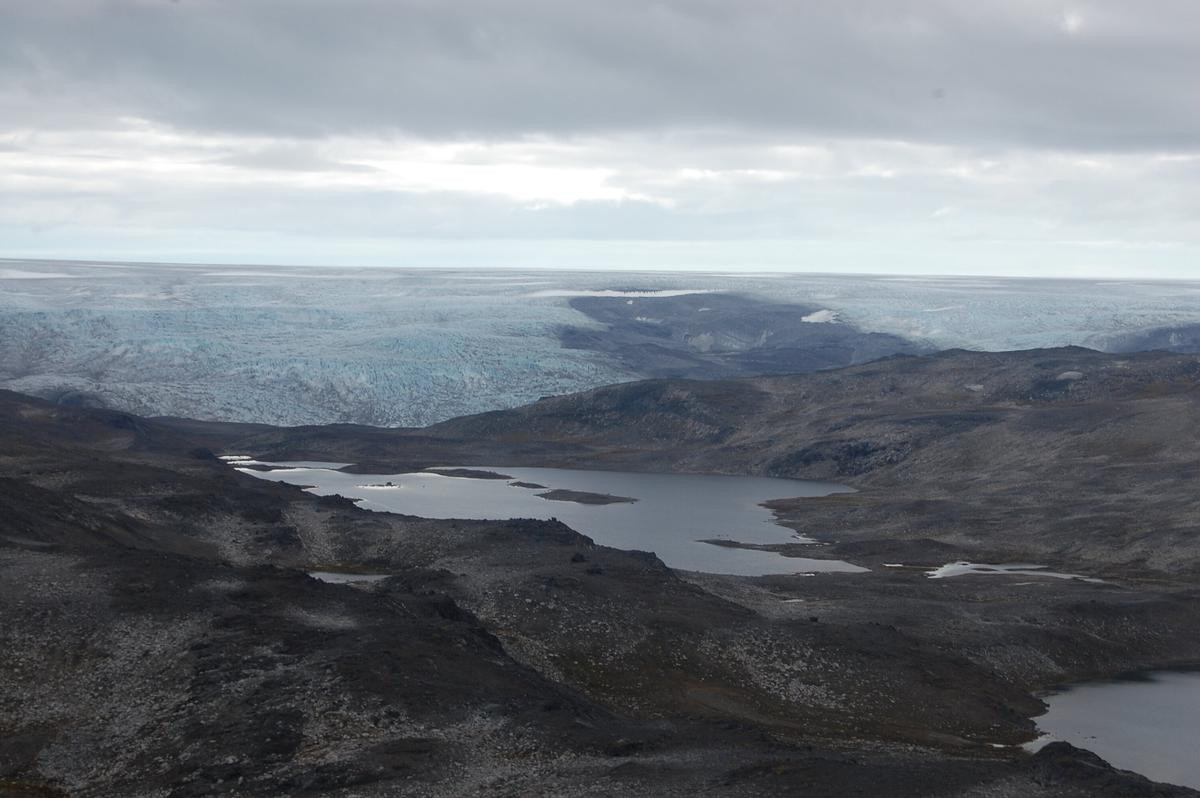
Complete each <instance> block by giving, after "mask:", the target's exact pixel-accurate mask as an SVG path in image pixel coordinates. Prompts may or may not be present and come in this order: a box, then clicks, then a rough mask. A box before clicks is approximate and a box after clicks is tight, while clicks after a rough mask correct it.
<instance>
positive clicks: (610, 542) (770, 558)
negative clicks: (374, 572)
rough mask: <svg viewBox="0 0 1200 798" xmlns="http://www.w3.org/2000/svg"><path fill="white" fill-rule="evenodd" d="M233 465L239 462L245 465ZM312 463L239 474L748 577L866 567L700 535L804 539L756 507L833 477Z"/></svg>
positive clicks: (374, 505) (807, 491)
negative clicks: (563, 530)
mask: <svg viewBox="0 0 1200 798" xmlns="http://www.w3.org/2000/svg"><path fill="white" fill-rule="evenodd" d="M230 464H231V465H233V466H235V467H236V466H239V465H244V464H245V463H242V462H231V463H230ZM271 465H275V464H271ZM278 465H296V464H278ZM311 465H312V464H309V463H304V464H302V465H300V466H299V467H291V468H276V469H273V470H270V471H255V470H252V469H245V472H246V473H248V474H252V475H254V476H256V477H259V478H261V479H271V480H277V481H281V482H290V483H293V484H297V485H308V486H313V487H312V490H313V492H315V493H320V494H331V493H338V494H341V495H342V496H346V497H348V498H358V499H362V500H363V501H361V502H360V503H359V506H360V507H364V508H366V509H369V510H385V511H390V512H396V513H405V514H408V515H417V516H422V517H425V518H476V519H484V518H494V519H498V518H551V517H554V518H557V519H559V520H560V521H562V522H564V523H566V524H568V525H569V526H571V527H572V528H573V529H576V530H578V531H579V532H582V533H583V534H585V535H588V536H589V537H591V538H592V539H593V540H595V541H596V542H597V543H601V544H603V545H606V546H613V547H616V548H620V549H640V550H644V551H653V552H654V553H655V554H657V555H658V556H659V558H661V559H662V560H663V562H665V563H666V564H667V565H669V566H671V567H672V568H682V569H686V570H693V571H707V572H711V573H726V574H740V575H749V576H758V575H763V574H779V573H798V572H804V573H816V572H822V571H826V572H828V571H842V572H857V571H862V570H865V569H862V568H859V567H858V566H855V565H851V564H850V563H847V562H843V561H841V560H826V559H817V558H799V557H784V556H782V555H779V554H776V553H774V552H766V551H755V550H748V549H735V548H726V547H723V546H716V545H713V544H710V543H702V542H700V541H702V540H709V539H724V540H734V541H739V542H742V543H789V542H798V541H804V540H805V538H802V537H800V536H798V535H797V534H796V533H795V532H793V531H792V530H790V529H787V528H786V527H782V526H779V525H778V524H776V523H774V520H773V519H774V516H773V515H772V514H771V512H770V511H769V510H767V509H766V508H764V507H761V506H759V505H760V503H761V502H764V501H767V500H769V499H783V498H790V497H794V496H828V495H830V494H832V493H843V492H850V491H851V489H850V488H847V487H845V486H844V485H836V484H833V483H829V482H805V481H800V480H790V479H771V478H767V477H730V476H709V475H693V474H640V473H631V472H621V471H579V470H571V469H561V468H506V467H502V466H495V467H490V466H489V467H488V468H487V469H486V470H489V471H495V472H499V473H503V474H506V475H508V476H510V477H511V479H473V478H464V477H452V476H443V475H440V474H433V473H429V472H417V473H407V474H349V473H346V472H344V471H338V470H335V469H334V468H312V467H310V466H311ZM325 465H330V466H335V467H336V466H337V465H340V464H333V463H331V464H325ZM514 481H520V482H527V483H536V484H538V485H544V486H545V489H535V488H526V487H518V486H515V485H512V484H510V483H511V482H514ZM388 482H391V483H392V485H391V486H390V487H389V486H386V483H388ZM546 489H556V490H573V491H586V492H589V493H594V494H609V495H613V496H621V497H629V498H633V499H637V501H636V502H632V503H614V504H603V505H589V504H580V503H577V502H573V501H550V500H547V499H545V498H542V497H541V496H539V495H538V494H541V493H545V492H546ZM814 545H815V544H814Z"/></svg>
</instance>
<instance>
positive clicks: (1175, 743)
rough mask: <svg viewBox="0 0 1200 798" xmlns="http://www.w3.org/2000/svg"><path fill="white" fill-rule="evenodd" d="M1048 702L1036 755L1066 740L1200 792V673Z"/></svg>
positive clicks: (1151, 678) (1142, 679)
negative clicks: (1048, 708)
mask: <svg viewBox="0 0 1200 798" xmlns="http://www.w3.org/2000/svg"><path fill="white" fill-rule="evenodd" d="M1043 700H1045V701H1046V703H1047V704H1049V706H1050V710H1049V711H1048V712H1047V713H1046V714H1045V715H1042V716H1041V717H1039V718H1037V724H1038V728H1039V729H1040V730H1041V731H1042V732H1043V733H1044V734H1045V735H1046V736H1044V737H1042V738H1039V739H1038V740H1037V741H1035V742H1034V743H1030V744H1029V745H1028V746H1027V747H1028V748H1030V749H1031V750H1036V749H1037V748H1040V747H1041V746H1042V745H1045V744H1046V743H1048V742H1051V741H1053V740H1064V741H1066V742H1068V743H1071V744H1072V745H1076V746H1078V747H1080V748H1086V749H1088V750H1089V751H1094V752H1095V753H1096V754H1098V755H1099V756H1101V757H1103V758H1104V759H1106V760H1107V761H1108V762H1109V763H1110V764H1112V765H1113V766H1114V767H1117V768H1121V769H1122V770H1132V771H1134V772H1135V773H1141V774H1142V775H1143V776H1146V777H1147V778H1150V779H1153V780H1155V781H1163V782H1167V783H1169V784H1179V785H1183V786H1185V787H1192V788H1194V789H1200V756H1197V753H1198V752H1200V742H1198V741H1200V672H1194V671H1188V672H1180V671H1159V672H1154V673H1148V674H1144V675H1141V676H1138V677H1136V678H1127V679H1117V680H1112V681H1104V682H1091V683H1086V684H1079V685H1073V686H1071V687H1068V688H1067V689H1065V690H1063V691H1062V692H1059V693H1055V694H1053V695H1051V696H1048V697H1046V698H1045V699H1043Z"/></svg>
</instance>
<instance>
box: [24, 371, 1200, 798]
mask: <svg viewBox="0 0 1200 798" xmlns="http://www.w3.org/2000/svg"><path fill="white" fill-rule="evenodd" d="M1198 375H1200V366H1198V365H1197V362H1196V360H1195V358H1194V357H1191V356H1187V355H1171V354H1166V353H1144V354H1136V355H1120V356H1117V355H1105V354H1101V353H1098V352H1093V351H1089V350H1082V349H1059V350H1044V351H1030V352H1013V353H971V352H946V353H941V354H937V355H932V356H919V357H914V356H901V357H894V358H888V359H885V360H881V361H876V362H873V363H868V364H862V365H858V366H851V367H849V368H845V369H841V370H836V371H827V372H820V373H817V374H810V375H799V376H786V377H756V378H750V379H743V380H732V381H689V380H657V381H649V382H638V383H631V384H627V385H618V386H612V387H607V388H601V389H597V390H594V391H590V392H585V393H581V394H573V395H567V396H561V397H554V398H547V399H543V400H541V401H538V402H535V403H533V404H531V405H527V406H525V407H521V408H517V409H514V410H510V411H498V412H494V413H487V414H483V415H478V416H472V417H465V418H461V419H454V420H451V421H448V422H445V423H443V424H438V425H434V426H432V427H428V428H423V429H384V428H373V427H363V426H356V425H335V426H313V427H293V428H279V427H268V426H263V425H245V424H231V423H213V422H198V421H188V420H183V419H174V418H139V417H136V416H131V415H128V414H124V413H118V412H114V411H110V410H103V409H90V408H79V407H67V406H62V405H53V404H49V403H46V402H44V401H41V400H37V399H32V398H29V397H23V396H20V395H17V394H12V393H5V394H2V395H0V400H2V401H0V435H2V436H3V440H4V449H3V451H4V457H3V460H2V466H3V479H2V480H0V502H2V503H3V510H4V512H3V513H2V514H0V519H3V521H2V522H0V547H2V548H0V552H2V554H0V569H3V578H2V579H0V585H3V588H2V589H3V590H4V596H3V598H4V604H5V606H6V607H10V608H12V609H11V610H10V611H8V613H7V614H8V616H9V617H10V618H11V622H10V623H8V624H6V626H5V629H4V632H3V634H4V635H5V639H4V640H3V646H2V647H0V650H2V651H3V652H5V653H4V654H3V655H2V656H3V657H5V659H4V661H3V666H4V668H5V672H6V673H8V674H11V675H12V676H11V678H9V679H8V680H7V681H6V683H5V685H4V688H3V689H4V691H5V696H4V699H5V700H4V701H3V705H4V706H5V707H6V709H5V711H4V714H3V716H2V717H0V728H2V729H3V730H4V735H3V740H4V743H3V745H2V746H0V754H2V759H0V761H2V762H3V763H4V770H3V771H2V772H0V778H3V779H6V780H7V781H4V782H0V783H2V784H5V786H6V788H9V787H11V785H14V784H16V785H20V784H25V785H31V786H29V789H33V788H34V786H37V789H43V790H50V791H53V790H58V789H61V790H64V791H66V792H68V793H70V794H83V795H88V794H110V793H112V792H114V791H116V792H130V791H133V785H135V784H136V785H139V786H138V787H137V789H138V790H148V789H150V786H151V785H155V784H159V785H167V784H172V785H176V786H175V787H173V788H172V789H173V790H174V792H173V794H213V793H218V794H219V793H221V792H228V793H231V794H233V793H236V794H271V793H273V792H279V791H295V792H303V791H305V790H308V791H319V792H326V793H328V792H333V793H335V794H336V793H337V792H338V791H341V792H342V793H344V794H351V793H353V794H358V795H371V794H380V795H384V794H397V793H402V794H403V793H409V794H422V795H424V794H431V795H436V794H459V793H461V791H462V790H464V789H470V790H471V791H474V792H478V793H481V794H497V795H499V794H508V793H511V792H513V791H517V792H520V791H523V790H531V789H533V785H534V784H537V785H538V787H537V789H539V790H543V791H544V790H545V789H547V785H553V791H554V792H555V793H557V794H563V795H572V794H581V795H582V794H588V793H589V792H591V791H594V789H595V788H596V787H598V786H599V788H600V789H601V791H608V792H613V791H621V792H634V793H650V792H653V793H655V794H663V795H671V794H685V793H689V792H691V793H694V792H696V791H701V792H704V793H706V794H728V795H743V794H745V795H762V794H787V793H790V792H795V791H797V790H803V791H804V792H805V793H806V794H813V795H822V794H828V795H844V794H847V793H851V794H852V793H853V792H854V791H856V790H862V791H865V792H868V793H869V792H870V791H871V790H872V785H873V784H875V783H877V782H878V781H879V780H881V779H883V780H887V782H888V784H889V785H891V788H892V793H891V794H895V795H913V796H917V795H928V794H931V793H934V794H936V793H937V792H938V791H946V792H948V793H954V794H963V793H970V792H972V791H976V792H982V791H986V792H987V794H993V795H1013V796H1017V795H1021V796H1025V795H1047V796H1049V795H1080V796H1082V795H1106V794H1111V795H1142V794H1144V795H1168V794H1180V795H1182V794H1187V792H1186V791H1185V790H1184V789H1182V788H1179V789H1175V788H1168V787H1164V786H1161V785H1152V784H1151V783H1150V782H1148V781H1145V780H1144V779H1142V778H1141V777H1140V776H1136V775H1133V774H1129V773H1124V772H1120V771H1116V770H1113V769H1111V768H1109V767H1108V766H1107V765H1105V764H1103V763H1102V762H1101V761H1100V760H1098V759H1097V758H1095V757H1094V755H1092V754H1090V753H1087V752H1085V751H1082V750H1079V749H1076V748H1072V747H1071V746H1069V745H1067V744H1065V743H1054V744H1051V745H1047V746H1046V747H1044V748H1043V749H1042V750H1041V751H1039V752H1038V753H1037V754H1033V755H1031V754H1028V753H1026V752H1025V751H1024V750H1023V749H1022V748H1021V746H1022V745H1023V744H1024V743H1026V742H1028V741H1030V740H1033V739H1035V738H1036V736H1037V734H1038V731H1037V726H1036V721H1035V717H1036V716H1037V715H1038V714H1039V713H1040V712H1041V711H1042V709H1043V705H1042V703H1041V701H1040V700H1039V699H1038V698H1037V696H1038V695H1039V694H1041V692H1042V691H1044V690H1047V689H1049V688H1051V687H1053V686H1055V685H1058V684H1062V683H1066V682H1078V681H1084V680H1091V679H1097V678H1103V677H1108V676H1113V675H1116V674H1120V673H1125V672H1129V671H1139V670H1147V669H1154V668H1177V667H1185V666H1188V665H1191V664H1195V663H1196V662H1197V661H1200V644H1198V643H1197V642H1196V641H1197V640H1200V635H1198V634H1197V632H1198V631H1200V610H1198V609H1197V607H1200V603H1198V602H1197V601H1196V599H1197V597H1198V595H1197V594H1198V586H1197V584H1196V581H1195V576H1196V572H1195V566H1194V563H1195V561H1196V560H1195V552H1194V550H1193V548H1192V547H1193V546H1194V545H1195V543H1194V542H1193V538H1194V534H1193V532H1194V526H1193V525H1194V519H1195V518H1196V517H1197V515H1196V509H1197V508H1196V507H1195V502H1196V501H1197V498H1196V495H1195V492H1194V491H1191V490H1190V489H1189V487H1188V486H1189V485H1191V484H1192V481H1193V480H1194V477H1195V473H1196V468H1197V466H1198V461H1197V455H1196V454H1195V452H1194V450H1193V447H1191V446H1190V445H1188V443H1187V441H1186V440H1180V438H1179V436H1178V435H1177V434H1176V431H1177V430H1178V429H1180V425H1181V424H1184V425H1186V424H1188V423H1189V422H1188V421H1187V419H1189V418H1191V417H1192V415H1194V414H1195V412H1196V409H1195V408H1196V404H1195V398H1196V396H1197V393H1196V384H1197V377H1198ZM218 455H224V456H227V457H231V456H237V457H253V458H254V460H256V461H260V462H266V463H271V462H286V463H288V464H289V465H292V466H296V464H300V466H301V467H304V466H312V467H317V468H320V467H322V466H325V465H333V466H341V465H342V464H352V465H349V466H347V467H345V468H343V469H342V471H341V472H331V473H345V474H347V475H349V477H350V481H351V482H352V483H354V484H359V483H363V484H374V482H375V481H377V480H378V479H379V475H396V474H403V473H411V472H413V471H419V470H421V469H424V468H427V467H445V466H447V465H448V464H450V465H453V466H455V467H459V468H462V469H468V470H471V471H475V472H480V471H485V470H492V471H498V472H499V473H501V474H504V475H507V476H513V477H519V478H520V479H518V480H514V481H528V484H538V485H550V486H552V487H553V481H552V480H549V479H546V478H545V472H541V474H542V478H534V472H524V471H521V470H519V469H524V468H533V467H538V468H575V469H601V470H608V471H627V472H651V471H657V472H659V473H691V474H704V473H708V474H716V473H726V474H729V473H733V474H742V475H760V476H768V475H769V476H773V477H785V478H792V479H817V480H829V481H835V482H838V483H841V484H845V485H849V486H851V487H853V488H855V492H854V493H842V494H834V495H829V496H825V497H820V496H815V497H807V498H799V499H795V500H791V499H781V500H775V501H772V502H768V506H769V507H770V508H771V509H772V510H773V512H774V513H775V514H776V516H777V518H778V519H779V521H780V522H782V523H784V524H786V525H787V526H788V527H790V528H792V529H794V530H796V531H797V532H799V533H801V534H803V535H804V536H806V537H807V538H811V539H813V540H816V541H818V542H819V544H820V547H819V552H820V556H821V557H828V558H833V559H840V560H845V561H847V562H850V563H854V564H855V565H857V566H859V567H861V568H865V569H867V570H866V571H865V572H860V573H818V574H816V575H815V576H808V575H805V574H804V573H777V574H773V575H765V576H731V575H727V574H721V573H712V572H705V571H702V570H697V571H689V570H672V569H670V568H668V567H667V566H666V565H664V563H663V562H662V561H661V560H660V559H659V558H657V557H655V556H654V555H652V554H649V553H645V552H638V551H629V550H623V549H617V548H608V547H605V546H602V545H597V543H596V542H595V541H593V540H591V539H589V538H588V537H586V536H584V535H581V534H579V532H578V531H576V530H573V529H572V528H570V526H568V525H567V524H564V523H562V522H560V521H552V520H533V519H515V520H504V519H502V518H499V519H497V520H471V519H453V518H446V519H441V520H439V519H428V518H419V517H416V516H414V515H404V514H399V513H396V512H386V513H380V512H371V511H369V510H367V509H363V508H360V507H358V506H357V505H356V503H355V502H353V501H351V500H349V499H346V498H343V497H340V496H337V495H325V496H317V495H313V494H312V493H308V492H305V491H304V490H302V489H301V488H300V487H298V486H295V485H287V484H281V483H276V482H271V481H265V480H263V479H261V478H259V476H261V475H250V474H247V473H239V472H238V471H237V470H236V469H235V468H233V467H231V465H230V464H229V463H228V462H226V461H223V460H221V459H220V458H219V457H218ZM330 461H332V462H330ZM235 462H236V461H235ZM243 462H244V461H243ZM1051 475H1053V479H1052V478H1051ZM440 479H443V480H447V479H449V480H456V481H457V480H463V481H471V482H479V483H485V482H492V480H475V479H471V478H470V477H468V476H457V477H455V476H449V477H447V476H443V477H440ZM495 484H496V488H497V489H504V490H508V491H524V490H530V491H531V492H532V490H533V489H529V488H519V487H511V486H509V485H507V484H506V483H503V482H496V483H495ZM630 484H631V485H634V484H636V483H630ZM568 487H571V488H573V489H587V488H588V486H587V485H584V484H582V483H581V484H579V485H569V486H568ZM592 487H593V488H594V489H595V490H597V491H599V492H606V491H605V490H604V489H603V488H604V486H603V485H596V486H592ZM615 493H616V494H617V495H630V494H631V493H632V491H630V490H622V491H616V492H615ZM538 501H539V502H542V501H544V500H542V499H538ZM545 504H547V505H548V506H551V507H553V505H555V504H559V503H557V502H545ZM562 506H563V507H575V506H578V507H581V508H583V509H585V510H586V509H590V510H593V511H596V512H610V511H618V512H619V511H621V510H622V509H623V508H634V507H637V506H638V505H637V503H635V504H612V505H604V506H594V507H591V508H588V507H587V506H586V505H575V504H571V503H562ZM397 509H400V510H401V512H402V511H403V508H401V507H398V508H397ZM551 513H552V514H554V513H555V511H554V510H551ZM501 515H503V514H501ZM745 545H749V544H745ZM754 546H755V548H759V549H764V550H767V551H770V552H774V556H778V555H785V556H784V557H783V558H782V559H786V556H787V555H793V556H794V555H798V556H801V557H805V556H811V555H812V551H813V548H812V545H811V544H805V543H803V542H787V543H777V544H771V543H765V544H754ZM957 560H963V561H971V562H979V563H1000V564H1004V563H1024V564H1036V565H1044V566H1046V567H1047V568H1048V569H1049V570H1052V571H1056V572H1061V573H1068V574H1080V575H1084V576H1087V577H1089V578H1092V579H1095V580H1097V581H1083V580H1080V579H1059V578H1052V577H1039V576H1036V575H1030V574H1029V573H1023V574H1019V575H960V576H952V577H949V578H942V579H932V578H930V577H929V571H930V570H933V569H935V568H938V567H940V566H942V565H944V564H946V563H950V562H954V561H957ZM314 571H320V572H324V573H334V574H346V575H353V574H356V573H357V574H362V575H363V579H362V580H361V581H354V580H351V579H350V578H349V577H347V579H345V580H335V581H323V580H318V579H314V578H310V577H309V576H308V575H307V573H308V572H314ZM323 579H324V577H323ZM34 639H40V640H42V641H43V642H42V643H41V644H39V645H33V644H32V642H31V641H32V640H34ZM399 641H403V643H402V644H401V643H400V642H399ZM114 673H120V674H121V677H120V682H119V689H115V690H104V691H102V690H98V689H96V688H95V685H97V684H100V683H104V682H107V681H111V675H112V674H114ZM62 696H70V699H69V700H68V701H65V702H64V701H63V700H62V698H61V697H62ZM79 707H85V708H86V711H83V712H81V711H80V710H79V709H78V708H79ZM251 729H277V731H274V732H269V733H267V734H266V735H265V736H264V735H263V734H261V733H260V734H251V733H250V731H249V730H251ZM185 738H186V739H189V740H193V741H194V742H192V743H190V744H188V746H187V748H186V750H187V751H188V752H189V753H188V755H187V756H186V757H182V758H180V757H178V756H176V755H175V754H173V753H168V752H174V751H177V750H180V749H179V746H181V745H182V742H181V740H182V739H185ZM517 762H520V763H522V764H521V766H520V767H516V766H515V765H514V763H517ZM38 785H40V786H38ZM12 789H17V787H12ZM20 789H25V788H24V787H21V788H20ZM189 791H190V792H189ZM18 794H20V793H18Z"/></svg>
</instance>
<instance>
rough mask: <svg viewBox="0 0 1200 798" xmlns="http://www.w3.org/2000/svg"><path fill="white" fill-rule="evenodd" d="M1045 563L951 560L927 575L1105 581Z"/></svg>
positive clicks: (938, 577) (932, 577)
mask: <svg viewBox="0 0 1200 798" xmlns="http://www.w3.org/2000/svg"><path fill="white" fill-rule="evenodd" d="M1045 568H1046V566H1044V565H1028V564H1012V565H993V564H991V563H972V562H966V561H959V562H951V563H946V564H945V565H943V566H941V567H939V568H934V569H933V570H932V571H927V572H926V574H925V575H926V576H928V577H929V578H930V579H945V578H947V577H951V576H963V575H965V574H1000V575H1013V576H1049V577H1052V578H1054V579H1078V580H1080V581H1082V582H1097V583H1100V584H1103V583H1104V580H1103V579H1095V578H1092V577H1087V576H1081V575H1080V574H1060V573H1056V572H1055V571H1047V570H1045Z"/></svg>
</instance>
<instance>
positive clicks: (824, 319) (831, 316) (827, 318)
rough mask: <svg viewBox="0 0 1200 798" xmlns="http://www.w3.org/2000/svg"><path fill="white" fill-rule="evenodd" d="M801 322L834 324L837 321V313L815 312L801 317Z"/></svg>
mask: <svg viewBox="0 0 1200 798" xmlns="http://www.w3.org/2000/svg"><path fill="white" fill-rule="evenodd" d="M800 321H807V322H808V323H810V324H832V323H833V322H835V321H837V311H834V310H829V309H825V310H818V311H814V312H813V313H809V314H808V315H807V316H801V317H800Z"/></svg>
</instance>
